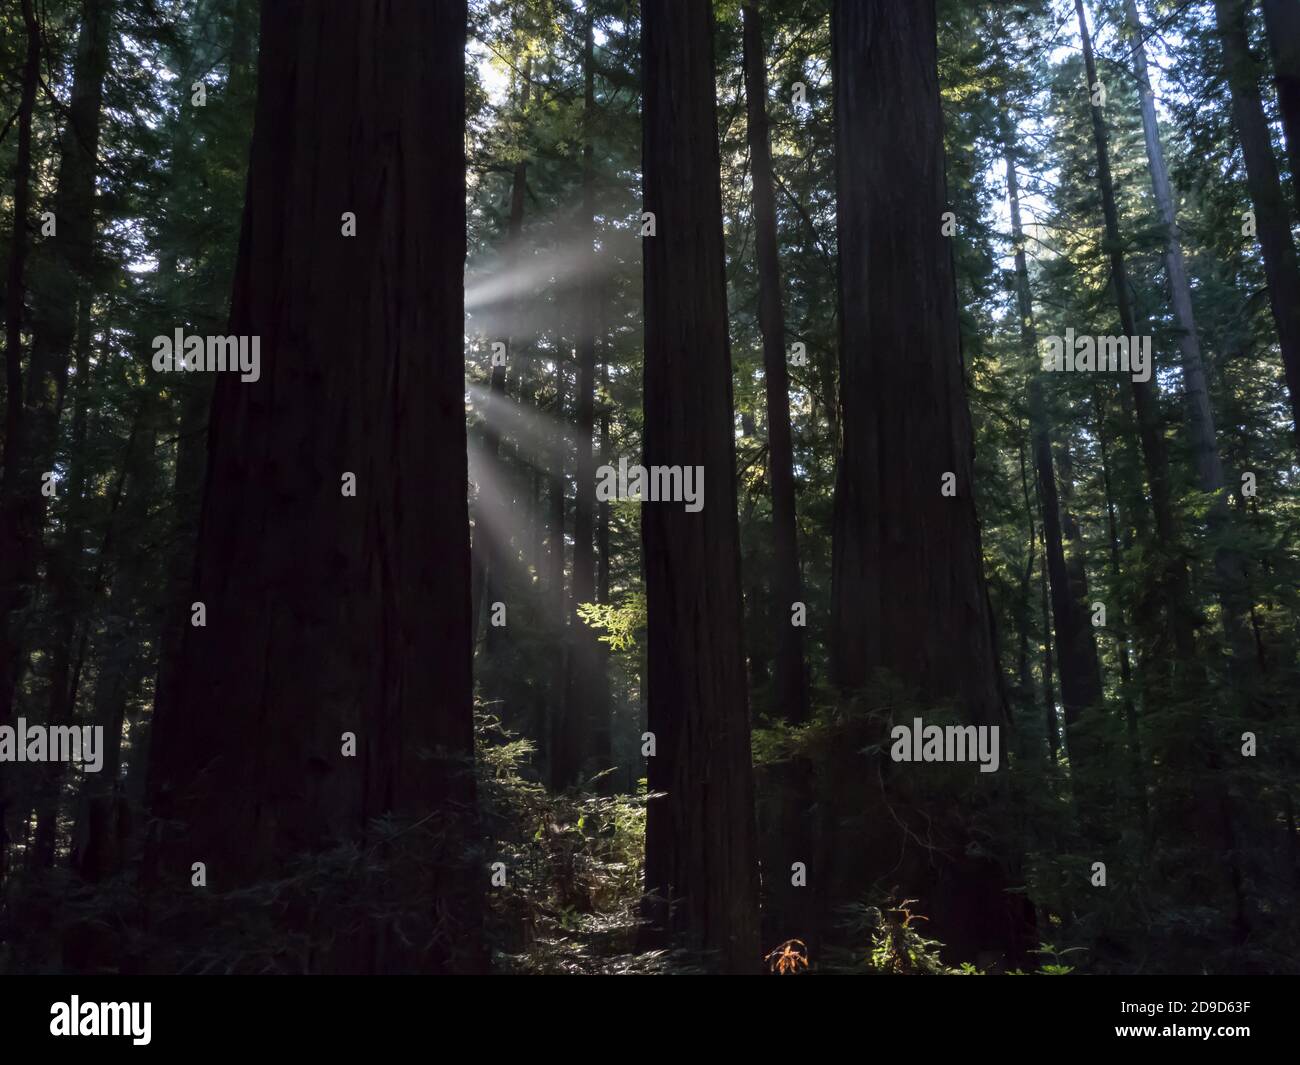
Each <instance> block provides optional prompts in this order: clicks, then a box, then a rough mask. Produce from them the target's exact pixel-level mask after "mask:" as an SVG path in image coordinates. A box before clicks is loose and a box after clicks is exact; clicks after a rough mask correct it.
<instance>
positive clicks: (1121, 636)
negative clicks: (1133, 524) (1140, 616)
mask: <svg viewBox="0 0 1300 1065" xmlns="http://www.w3.org/2000/svg"><path fill="white" fill-rule="evenodd" d="M1098 413H1099V416H1098V419H1097V445H1098V450H1099V452H1100V455H1101V485H1102V491H1103V493H1104V494H1105V496H1106V538H1107V540H1108V542H1109V546H1110V578H1111V586H1112V587H1115V588H1118V587H1119V585H1120V579H1121V578H1120V564H1119V556H1120V544H1119V521H1118V519H1117V518H1116V515H1115V496H1114V493H1113V492H1112V491H1111V483H1110V458H1109V449H1108V448H1107V446H1106V432H1105V426H1104V425H1103V424H1102V422H1103V419H1102V418H1101V417H1100V412H1098ZM1115 642H1116V645H1117V650H1118V652H1119V680H1120V689H1121V695H1122V698H1123V702H1124V726H1125V731H1126V733H1127V736H1128V747H1129V765H1130V767H1131V772H1132V774H1133V794H1134V796H1135V799H1136V811H1137V814H1138V817H1139V819H1140V823H1141V824H1142V825H1143V826H1145V825H1146V823H1147V784H1146V767H1145V765H1144V763H1143V761H1142V740H1141V734H1140V732H1139V730H1138V713H1137V704H1136V703H1135V702H1134V701H1133V667H1132V665H1131V664H1130V661H1129V653H1128V634H1127V633H1126V632H1125V631H1124V629H1123V628H1117V629H1116V632H1115Z"/></svg>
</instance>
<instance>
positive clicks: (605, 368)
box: [596, 358, 610, 646]
mask: <svg viewBox="0 0 1300 1065" xmlns="http://www.w3.org/2000/svg"><path fill="white" fill-rule="evenodd" d="M600 390H601V393H602V394H603V395H604V396H606V397H608V395H609V361H608V358H606V360H605V361H602V362H601V364H600ZM609 440H610V436H609V406H608V399H606V400H605V402H603V403H602V404H601V410H600V461H601V463H602V465H603V464H605V463H607V462H609ZM596 601H597V602H598V603H605V604H608V603H609V501H608V500H604V499H602V500H601V501H600V503H598V504H597V506H596ZM602 646H604V645H603V644H602Z"/></svg>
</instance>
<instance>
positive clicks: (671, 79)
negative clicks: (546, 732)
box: [641, 0, 761, 972]
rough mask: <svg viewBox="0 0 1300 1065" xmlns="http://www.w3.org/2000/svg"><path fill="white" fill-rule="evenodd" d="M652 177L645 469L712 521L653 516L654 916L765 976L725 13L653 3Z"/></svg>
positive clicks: (649, 859)
mask: <svg viewBox="0 0 1300 1065" xmlns="http://www.w3.org/2000/svg"><path fill="white" fill-rule="evenodd" d="M641 14H642V35H641V49H642V84H643V85H644V87H645V97H644V105H643V106H644V111H643V120H642V128H643V142H642V166H643V169H644V175H645V177H644V188H645V193H644V195H645V210H647V211H652V212H654V213H655V215H656V221H657V235H656V236H652V237H646V238H645V239H644V243H643V256H644V267H645V383H644V388H645V392H644V408H645V458H644V462H645V465H646V466H647V467H649V466H652V465H662V466H682V467H685V466H688V465H691V466H700V467H703V469H704V471H705V474H706V476H705V485H706V488H705V491H706V495H705V497H704V507H703V509H702V510H700V511H699V512H697V513H688V512H687V511H686V510H685V505H684V504H683V503H676V502H658V503H651V502H643V503H642V505H641V537H642V544H643V551H644V559H645V587H646V600H647V609H648V617H649V620H648V632H647V639H646V645H647V658H648V670H647V678H646V681H647V693H648V710H649V714H648V717H649V731H650V732H652V733H654V736H655V739H656V751H657V753H656V754H655V756H654V757H652V758H651V759H650V766H649V785H650V791H651V792H652V793H657V792H662V793H664V794H663V797H662V798H656V799H654V800H652V801H651V802H650V804H649V807H648V811H647V819H646V873H645V878H646V880H645V883H646V891H647V894H648V895H650V896H654V897H657V898H658V899H659V900H662V902H663V904H665V905H666V904H667V903H668V902H669V901H671V903H672V917H671V920H670V921H669V920H666V919H665V918H666V917H667V915H666V914H665V912H664V906H661V905H655V904H654V903H652V904H651V905H650V907H649V910H650V914H651V918H652V920H653V921H654V922H655V924H656V925H657V926H658V927H660V928H664V927H669V926H670V927H672V928H673V929H676V930H680V931H683V932H685V933H686V934H687V941H688V942H689V943H691V944H692V945H694V946H696V947H701V948H704V949H706V950H708V951H712V952H715V953H716V955H717V956H718V960H719V962H720V964H721V965H722V967H723V968H725V969H726V970H728V971H732V972H749V971H755V970H756V969H757V968H758V967H759V965H760V963H761V955H760V948H759V939H758V866H757V846H756V838H755V837H756V830H755V824H754V783H753V771H752V766H751V756H750V740H749V707H748V699H747V693H746V689H745V655H744V648H743V646H742V644H743V637H742V632H743V629H742V617H743V612H742V606H741V580H740V536H739V530H738V527H737V521H736V484H735V442H734V439H733V432H732V417H733V410H732V389H731V351H730V345H729V342H728V336H727V293H726V278H725V255H724V249H723V239H722V196H721V189H720V178H719V155H718V132H717V116H716V114H715V111H714V99H715V93H716V88H715V82H714V68H713V16H712V11H711V8H710V5H708V4H701V3H699V2H698V0H644V2H643V4H642V7H641Z"/></svg>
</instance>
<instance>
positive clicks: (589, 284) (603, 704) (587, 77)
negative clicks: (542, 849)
mask: <svg viewBox="0 0 1300 1065" xmlns="http://www.w3.org/2000/svg"><path fill="white" fill-rule="evenodd" d="M586 22H587V25H586V31H585V33H584V43H583V127H584V128H583V146H582V217H581V219H580V221H579V229H580V232H581V233H582V235H583V237H582V239H583V254H584V257H585V259H586V263H585V270H584V273H583V282H582V288H581V291H580V292H579V295H578V299H579V315H580V319H581V321H580V325H579V330H578V381H577V398H576V403H575V409H574V425H575V430H576V435H577V457H576V463H575V470H576V477H575V491H574V508H573V606H574V608H576V607H577V605H578V604H581V603H590V602H594V601H595V599H596V545H595V518H596V513H595V511H596V452H595V447H594V440H593V436H594V433H595V428H596V328H597V322H598V319H599V307H598V295H597V293H598V291H599V286H598V284H597V281H596V253H595V239H596V163H595V150H594V146H593V144H592V135H593V134H592V131H593V126H594V124H595V119H596V79H595V73H596V71H595V55H594V51H595V18H594V15H593V14H592V12H591V11H590V10H588V11H587V15H586ZM569 626H570V632H571V633H572V637H573V638H572V641H571V647H570V650H569V659H568V661H569V678H568V693H567V696H566V698H565V705H564V711H563V712H564V714H565V716H566V718H568V719H572V724H571V725H570V731H575V730H576V731H577V736H576V745H575V750H574V752H573V754H572V755H571V756H569V757H568V758H567V759H566V762H567V763H568V765H569V766H571V767H573V769H572V770H569V771H568V772H569V774H570V775H569V779H561V781H560V783H561V784H569V783H572V782H573V780H572V775H571V774H572V772H573V771H575V770H576V768H577V767H578V766H580V765H581V764H582V762H583V760H584V759H585V758H586V757H588V756H590V757H593V758H595V759H596V761H597V762H598V763H599V764H598V766H597V768H598V769H606V768H608V762H609V755H610V737H609V704H608V701H607V700H606V698H605V684H604V673H605V669H606V661H605V659H606V654H605V645H604V644H603V643H601V642H600V635H599V633H597V632H596V630H595V629H593V628H591V627H590V626H588V625H586V624H584V623H583V622H581V621H580V620H579V619H578V618H577V615H576V609H575V612H571V615H570V618H569Z"/></svg>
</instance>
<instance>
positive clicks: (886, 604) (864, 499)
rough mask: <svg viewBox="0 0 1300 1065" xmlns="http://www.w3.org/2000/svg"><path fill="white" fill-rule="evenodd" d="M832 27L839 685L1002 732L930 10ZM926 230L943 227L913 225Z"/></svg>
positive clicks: (863, 6) (870, 6) (865, 17)
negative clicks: (952, 702)
mask: <svg viewBox="0 0 1300 1065" xmlns="http://www.w3.org/2000/svg"><path fill="white" fill-rule="evenodd" d="M833 11H834V13H833V15H832V23H831V26H832V53H833V59H834V64H835V66H834V69H835V125H836V137H837V144H836V149H837V159H836V169H837V172H838V186H839V197H838V202H839V209H838V229H839V248H840V294H839V315H840V364H841V365H840V395H841V399H840V410H841V426H842V440H843V443H842V446H841V452H840V456H839V469H838V475H837V481H836V491H835V517H834V546H833V562H832V567H833V574H832V604H831V609H832V626H831V634H832V637H831V644H832V662H833V673H834V677H835V680H836V681H837V683H838V684H839V685H840V687H841V688H843V689H855V688H860V687H862V686H863V685H864V684H866V683H867V682H868V681H869V680H870V679H871V677H872V674H873V673H875V672H876V671H877V670H879V669H885V670H887V671H889V672H891V673H892V674H894V675H895V676H896V677H898V678H899V679H901V680H903V681H904V682H905V683H907V684H910V685H913V686H915V687H916V688H917V689H918V690H919V691H921V692H924V693H926V694H927V695H928V696H932V697H944V696H953V697H956V698H958V699H959V700H960V702H961V703H962V705H963V708H964V710H965V713H966V716H967V717H968V718H969V720H970V721H972V722H975V723H983V724H990V725H993V724H1000V723H1001V722H1002V721H1003V705H1002V701H1001V698H1000V696H999V692H998V683H997V670H996V663H995V659H994V648H993V643H992V630H991V623H990V618H989V613H988V605H987V603H986V601H985V590H984V577H983V573H982V570H981V562H980V536H979V526H978V524H977V521H976V515H975V500H974V495H973V485H972V461H973V456H972V432H971V422H970V414H969V410H968V408H967V405H966V393H965V387H964V382H963V380H962V364H961V352H960V347H959V340H958V330H957V299H956V283H955V280H954V276H953V270H952V260H951V255H950V251H949V248H948V245H947V241H946V238H945V237H943V236H942V234H941V233H940V226H941V218H940V216H941V214H942V213H943V211H944V210H945V192H944V168H943V141H942V131H941V115H940V110H939V91H938V73H937V60H936V43H935V21H934V11H933V4H932V3H929V2H922V3H918V4H913V5H907V6H900V5H887V4H885V3H883V2H882V0H867V2H863V3H844V2H837V3H836V4H835V6H834V9H833ZM902 101H907V105H906V107H904V106H903V104H902ZM931 217H933V219H934V225H933V226H930V225H918V224H916V222H915V221H914V219H916V218H931ZM901 352H907V357H906V358H904V357H901V355H900V353H901ZM945 473H954V474H955V475H956V492H957V494H956V497H955V498H948V497H945V496H943V495H942V494H941V491H940V489H941V484H942V480H943V476H944V474H945Z"/></svg>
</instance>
